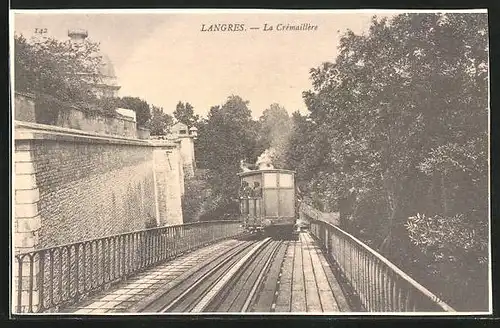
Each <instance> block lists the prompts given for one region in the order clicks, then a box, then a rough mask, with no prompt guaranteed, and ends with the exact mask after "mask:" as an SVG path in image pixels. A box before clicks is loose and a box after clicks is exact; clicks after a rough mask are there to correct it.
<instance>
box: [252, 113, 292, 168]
mask: <svg viewBox="0 0 500 328" xmlns="http://www.w3.org/2000/svg"><path fill="white" fill-rule="evenodd" d="M259 123H260V131H259V139H260V140H259V142H260V144H261V145H264V146H265V147H266V148H269V149H272V150H273V152H272V157H273V158H272V160H273V165H274V166H276V167H280V168H286V166H287V161H286V152H287V149H288V146H289V139H290V136H291V132H292V123H293V121H292V120H291V119H290V117H289V116H288V112H287V111H286V109H285V108H284V107H282V106H281V105H279V104H271V106H269V108H267V109H266V110H264V112H263V113H262V115H261V117H260V118H259Z"/></svg>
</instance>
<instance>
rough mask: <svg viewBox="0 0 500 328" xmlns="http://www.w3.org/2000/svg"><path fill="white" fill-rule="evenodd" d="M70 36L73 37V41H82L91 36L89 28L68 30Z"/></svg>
mask: <svg viewBox="0 0 500 328" xmlns="http://www.w3.org/2000/svg"><path fill="white" fill-rule="evenodd" d="M68 36H69V37H70V38H71V41H73V42H78V43H81V42H83V41H84V40H85V38H86V37H87V36H89V33H88V32H87V30H84V29H79V28H74V29H70V30H68Z"/></svg>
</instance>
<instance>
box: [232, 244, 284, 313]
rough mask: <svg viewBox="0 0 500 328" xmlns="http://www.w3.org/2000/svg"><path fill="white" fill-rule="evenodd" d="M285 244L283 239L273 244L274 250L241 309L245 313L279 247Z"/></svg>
mask: <svg viewBox="0 0 500 328" xmlns="http://www.w3.org/2000/svg"><path fill="white" fill-rule="evenodd" d="M282 244H283V241H281V242H277V243H275V245H274V246H273V247H274V248H273V250H272V252H271V254H270V255H269V258H268V259H267V261H266V263H265V264H264V266H263V267H262V269H261V270H260V273H259V276H258V277H257V280H256V281H255V283H254V284H253V286H252V290H251V291H250V294H249V295H248V297H247V299H246V301H245V304H243V307H242V309H241V312H243V313H245V312H247V311H248V308H249V307H250V303H251V302H252V300H253V298H254V296H255V294H256V293H257V288H259V287H260V286H261V284H262V281H263V280H264V276H265V275H266V274H267V272H268V271H269V268H270V267H271V264H272V261H273V260H274V258H275V256H276V253H278V250H279V248H280V247H281V245H282Z"/></svg>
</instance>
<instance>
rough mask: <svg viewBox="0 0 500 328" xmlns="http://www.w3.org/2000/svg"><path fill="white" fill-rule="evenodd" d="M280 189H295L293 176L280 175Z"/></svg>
mask: <svg viewBox="0 0 500 328" xmlns="http://www.w3.org/2000/svg"><path fill="white" fill-rule="evenodd" d="M280 187H281V188H293V181H292V175H291V174H280Z"/></svg>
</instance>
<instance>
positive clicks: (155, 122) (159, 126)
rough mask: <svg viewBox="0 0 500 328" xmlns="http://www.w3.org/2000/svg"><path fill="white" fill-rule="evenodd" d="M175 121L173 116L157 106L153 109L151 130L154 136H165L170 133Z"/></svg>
mask: <svg viewBox="0 0 500 328" xmlns="http://www.w3.org/2000/svg"><path fill="white" fill-rule="evenodd" d="M173 121H174V120H173V118H172V116H170V115H168V114H167V113H165V112H163V108H161V107H156V106H152V107H151V120H150V123H149V128H150V131H151V135H152V136H157V135H164V134H166V133H167V132H169V129H170V127H171V126H172V124H173Z"/></svg>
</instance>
